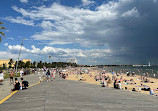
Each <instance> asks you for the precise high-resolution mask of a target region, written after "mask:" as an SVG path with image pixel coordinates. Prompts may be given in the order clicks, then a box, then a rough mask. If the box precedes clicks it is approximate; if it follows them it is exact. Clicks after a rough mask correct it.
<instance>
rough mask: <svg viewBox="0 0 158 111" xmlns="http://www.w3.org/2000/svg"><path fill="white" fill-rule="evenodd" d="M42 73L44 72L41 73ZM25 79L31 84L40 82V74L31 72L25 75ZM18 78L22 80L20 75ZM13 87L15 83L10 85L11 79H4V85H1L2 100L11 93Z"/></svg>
mask: <svg viewBox="0 0 158 111" xmlns="http://www.w3.org/2000/svg"><path fill="white" fill-rule="evenodd" d="M41 74H42V73H41ZM23 78H24V80H26V81H29V84H30V85H32V84H35V83H37V82H39V76H38V74H29V75H25V76H23ZM18 80H19V81H21V80H20V77H18ZM11 89H13V84H11V85H10V80H9V78H8V79H4V81H3V85H0V100H2V99H3V98H4V97H6V96H8V95H9V94H10V91H11Z"/></svg>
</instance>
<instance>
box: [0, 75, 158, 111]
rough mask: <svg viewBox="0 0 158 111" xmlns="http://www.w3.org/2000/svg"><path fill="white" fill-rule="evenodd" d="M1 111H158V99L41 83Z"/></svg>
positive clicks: (92, 86) (68, 82)
mask: <svg viewBox="0 0 158 111" xmlns="http://www.w3.org/2000/svg"><path fill="white" fill-rule="evenodd" d="M0 110H2V111H158V98H157V97H152V96H149V95H145V94H141V93H135V92H129V91H123V90H117V89H113V88H104V87H101V86H99V85H95V84H89V83H85V82H79V81H72V80H64V79H61V78H57V79H56V80H55V81H50V82H47V81H46V80H44V81H42V82H41V83H40V84H38V85H35V86H33V87H30V88H28V89H27V90H20V91H18V92H17V93H15V94H14V95H13V96H12V97H11V98H9V99H8V100H7V101H5V102H4V103H2V104H1V105H0Z"/></svg>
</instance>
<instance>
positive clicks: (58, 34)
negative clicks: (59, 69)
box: [0, 0, 158, 64]
mask: <svg viewBox="0 0 158 111" xmlns="http://www.w3.org/2000/svg"><path fill="white" fill-rule="evenodd" d="M0 7H1V10H0V13H1V14H0V21H1V22H3V23H5V24H4V25H3V26H4V27H6V29H7V30H6V31H4V33H5V34H6V38H3V39H2V42H1V43H0V55H1V56H0V59H8V58H14V59H15V60H17V57H18V53H19V49H20V44H21V41H22V40H23V39H25V40H24V44H23V47H22V54H21V59H22V58H31V59H32V60H33V61H34V60H35V61H39V60H42V61H51V62H53V61H67V60H68V59H71V58H74V59H77V61H78V63H79V64H147V63H148V62H149V61H150V62H151V64H158V0H3V1H1V4H0ZM50 55H51V56H52V58H51V59H49V58H48V56H50Z"/></svg>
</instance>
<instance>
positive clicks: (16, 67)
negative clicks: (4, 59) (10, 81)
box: [16, 39, 25, 76]
mask: <svg viewBox="0 0 158 111" xmlns="http://www.w3.org/2000/svg"><path fill="white" fill-rule="evenodd" d="M24 40H25V39H23V40H22V42H21V47H20V51H19V56H18V61H17V62H16V76H17V69H18V62H19V59H20V54H21V49H22V46H23V41H24Z"/></svg>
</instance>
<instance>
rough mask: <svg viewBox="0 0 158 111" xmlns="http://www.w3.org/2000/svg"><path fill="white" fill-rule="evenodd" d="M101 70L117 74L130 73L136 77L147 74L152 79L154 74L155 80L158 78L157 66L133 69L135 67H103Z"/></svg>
mask: <svg viewBox="0 0 158 111" xmlns="http://www.w3.org/2000/svg"><path fill="white" fill-rule="evenodd" d="M102 69H103V70H107V71H112V70H113V71H114V72H117V73H120V72H123V73H126V72H127V71H128V72H130V73H132V72H135V74H137V75H142V74H143V73H146V72H148V74H149V77H154V75H153V74H155V76H156V78H158V66H150V67H149V66H144V67H135V66H131V67H129V66H128V67H127V66H114V67H110V66H109V67H104V68H102Z"/></svg>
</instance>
